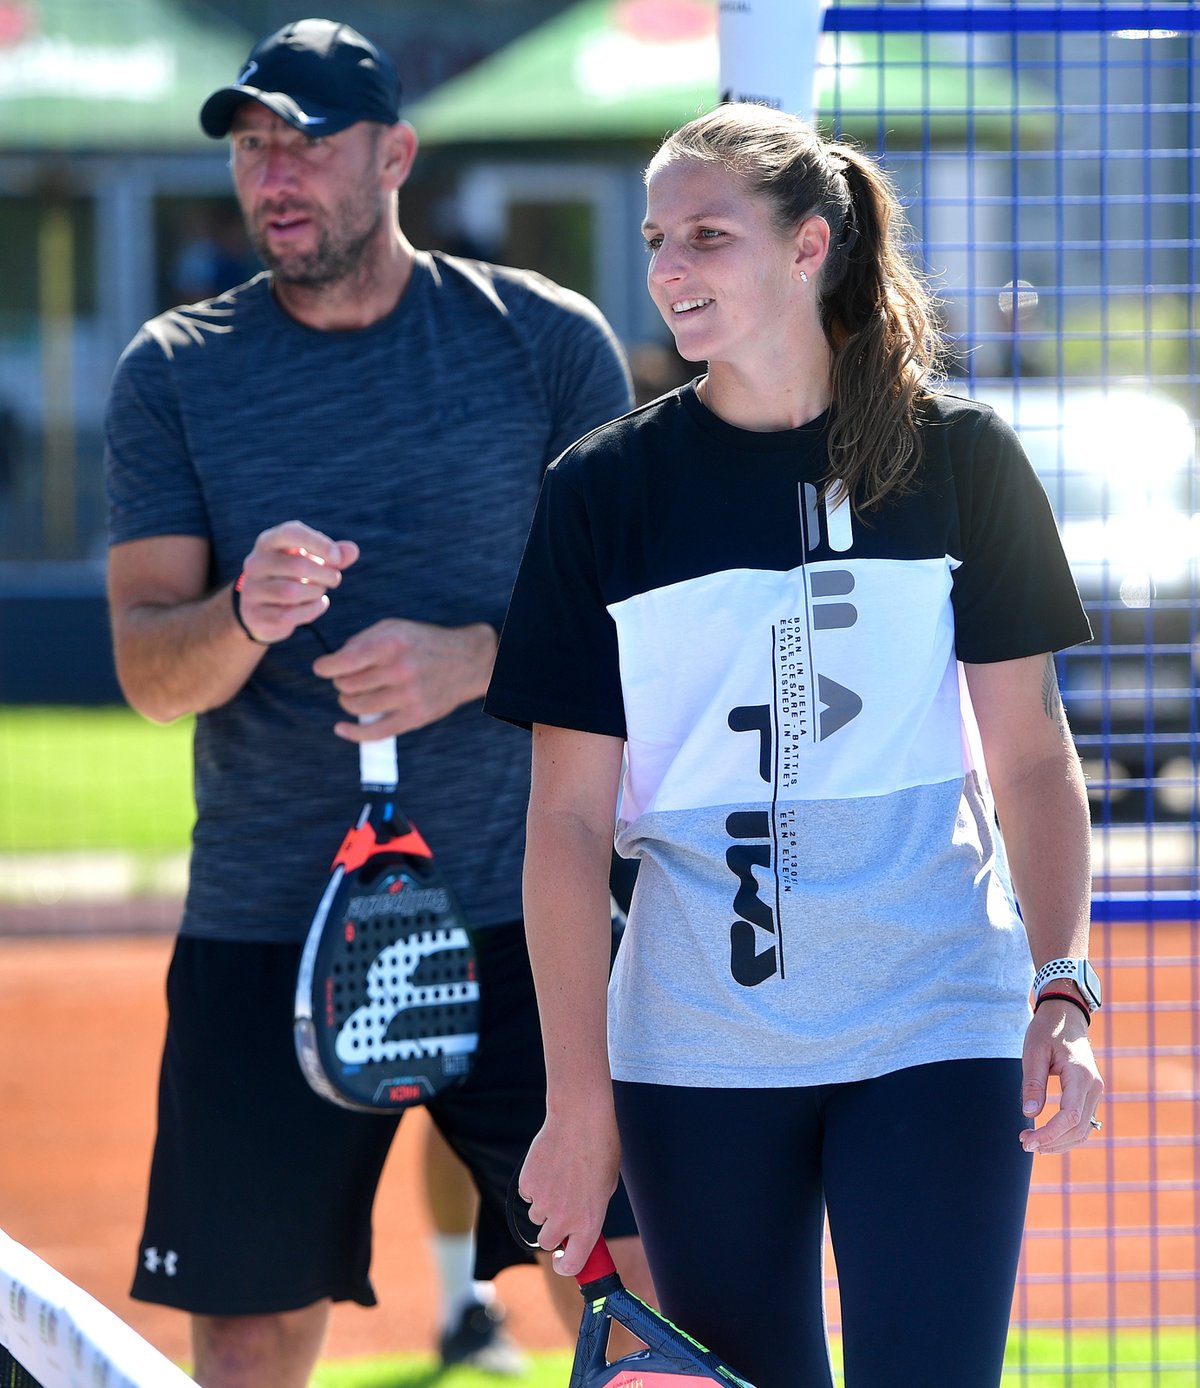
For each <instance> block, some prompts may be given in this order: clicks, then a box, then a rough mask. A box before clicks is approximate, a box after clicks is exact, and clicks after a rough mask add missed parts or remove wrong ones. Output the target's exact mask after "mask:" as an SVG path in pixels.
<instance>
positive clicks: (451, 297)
mask: <svg viewBox="0 0 1200 1388" xmlns="http://www.w3.org/2000/svg"><path fill="white" fill-rule="evenodd" d="M629 403H630V401H629V381H628V375H627V372H626V369H625V366H624V363H623V360H622V358H621V356H620V351H619V348H618V347H617V344H616V342H615V339H614V337H613V335H612V332H611V330H610V329H609V328H608V326H607V324H606V323H605V322H604V320H603V318H602V317H601V316H600V314H599V313H598V312H597V311H596V309H595V308H594V307H593V306H592V305H591V304H590V303H588V302H587V301H586V300H585V299H583V298H581V297H580V296H579V295H576V294H573V293H571V292H569V291H567V290H564V289H561V288H560V287H558V286H557V285H554V284H552V283H551V282H549V281H547V280H545V279H543V278H541V277H540V276H537V275H532V274H529V273H526V272H523V271H517V270H510V269H503V268H497V267H494V266H489V265H483V264H480V263H477V262H474V261H465V260H459V259H456V258H452V257H448V256H442V255H438V254H434V255H429V254H424V253H422V254H420V255H419V256H418V260H417V264H416V267H415V269H414V273H413V277H412V281H411V283H410V284H409V286H408V288H407V290H406V291H405V293H404V296H403V298H402V299H401V301H400V304H399V305H398V307H397V308H396V309H395V311H394V312H393V313H391V314H390V315H389V316H388V317H387V318H385V319H383V320H382V321H380V322H378V323H376V324H373V325H372V326H371V327H369V328H366V329H364V330H361V331H353V332H320V331H316V330H314V329H311V328H307V327H304V326H303V325H301V324H299V323H297V322H295V321H294V320H293V319H291V318H289V317H288V316H287V315H286V314H285V313H284V312H283V311H282V310H281V309H280V308H279V307H278V305H277V304H276V302H275V299H274V297H273V295H272V293H271V287H270V278H269V276H267V275H265V274H264V275H260V276H258V277H257V278H255V279H253V280H251V281H250V282H249V283H248V284H245V285H242V286H240V287H239V288H237V289H234V290H231V291H230V292H229V293H227V294H224V295H222V296H221V297H220V298H218V299H215V300H212V301H210V302H207V303H203V304H199V305H195V306H193V307H189V308H181V309H175V310H172V311H171V312H169V313H165V314H163V315H161V316H160V317H158V318H156V319H154V320H153V321H151V322H150V323H147V324H146V325H145V326H144V327H143V328H142V330H141V332H140V333H139V334H138V336H137V337H136V338H135V339H134V341H133V342H132V343H131V344H130V346H129V347H128V348H127V350H126V351H125V353H124V355H123V356H122V358H121V361H120V363H119V364H118V367H117V371H116V376H115V378H114V382H113V387H112V393H111V398H110V402H109V411H108V421H107V434H108V452H107V460H106V469H107V488H108V497H109V504H110V541H111V543H113V544H121V543H122V542H124V541H128V540H137V539H142V538H146V537H150V536H157V535H193V536H201V537H203V538H204V539H206V540H207V541H209V543H210V544H211V547H212V582H213V585H214V586H216V585H220V584H223V583H227V582H229V581H230V580H231V579H233V578H235V577H236V576H237V574H238V572H239V571H240V569H241V566H242V561H243V559H244V558H245V556H246V554H247V553H248V552H249V550H250V549H251V548H252V546H253V544H254V541H255V538H256V536H257V535H258V534H259V533H260V532H261V531H263V530H265V529H267V528H268V527H270V526H273V525H277V524H279V523H280V522H282V521H285V520H290V519H299V520H302V521H304V522H305V523H306V524H308V525H311V526H313V527H315V528H316V529H318V530H321V531H324V532H325V533H326V534H328V535H330V536H331V537H333V538H335V539H348V540H354V541H355V542H356V543H357V544H358V545H359V546H360V548H361V550H362V557H361V559H360V560H359V561H358V563H357V564H355V565H354V566H353V567H352V568H350V569H348V570H347V571H346V575H345V581H344V582H343V584H342V586H341V588H339V589H338V591H337V593H336V594H335V595H334V597H333V605H332V607H331V609H330V611H329V612H328V613H327V614H326V616H325V617H324V618H322V620H321V631H322V634H323V636H324V638H325V640H326V641H327V642H328V644H329V645H330V646H331V647H333V648H336V647H338V646H339V645H341V644H342V642H344V641H345V640H346V639H347V638H348V637H349V636H350V635H352V634H353V633H354V632H356V631H359V630H361V629H362V628H364V627H367V626H370V625H371V624H372V623H374V622H377V621H379V620H380V619H381V618H384V617H406V618H411V619H414V620H417V621H425V622H435V623H441V624H446V625H450V626H455V625H461V624H465V623H469V622H475V621H481V620H482V621H487V622H490V623H491V624H492V625H493V626H495V627H496V628H497V629H499V627H500V624H501V621H502V620H503V616H504V611H505V608H506V605H507V602H508V597H509V593H510V590H511V588H512V582H513V577H514V575H515V573H516V570H517V564H518V562H519V560H520V557H521V550H522V546H523V544H524V541H525V536H526V533H527V531H528V528H529V521H530V517H531V515H532V513H533V508H534V504H535V501H536V499H537V494H538V487H539V484H540V481H541V476H542V472H543V469H544V468H545V467H546V465H547V464H548V463H549V462H550V461H551V460H552V459H554V458H555V457H556V456H557V455H558V454H559V453H560V452H561V451H562V450H563V449H564V448H566V447H567V445H568V444H570V443H572V442H573V441H574V440H575V439H577V438H579V437H580V436H581V435H583V434H584V433H586V432H587V431H588V430H589V429H591V428H593V427H595V426H596V425H597V424H600V423H602V422H604V421H605V420H608V419H611V418H613V417H614V416H616V415H619V414H621V413H622V412H623V411H624V410H626V409H627V408H628V407H629ZM321 654H322V647H321V646H320V645H319V643H318V641H317V640H316V638H315V637H314V635H313V633H312V632H311V631H308V630H306V629H304V628H301V629H300V630H299V631H297V632H296V634H295V635H294V636H292V637H291V638H290V639H289V640H288V641H286V642H283V643H281V644H280V645H278V646H275V647H273V648H271V649H270V650H269V651H267V653H266V654H265V656H264V657H263V659H262V661H261V662H260V664H259V666H258V668H257V669H256V671H255V672H254V674H253V676H252V677H251V678H250V680H249V681H248V683H247V684H246V685H245V687H244V688H243V689H242V690H241V692H240V693H239V694H238V695H237V696H236V697H235V698H234V699H233V700H232V701H231V702H230V703H228V704H226V705H225V706H224V707H222V708H219V709H216V710H214V711H213V712H211V713H205V714H201V715H200V716H199V717H198V718H197V726H196V748H195V782H196V804H197V821H196V827H195V832H194V844H193V853H192V864H191V879H190V885H189V889H188V896H187V905H186V909H185V913H184V919H183V925H182V930H183V932H184V933H185V934H190V935H204V936H220V937H235V938H238V939H246V940H249V939H255V940H278V941H289V940H291V941H295V940H301V939H303V937H304V934H305V932H306V930H307V928H308V925H309V922H310V920H311V917H312V913H313V908H314V906H315V905H316V902H317V899H318V898H319V896H320V892H321V888H322V886H323V884H324V881H325V879H326V876H327V874H328V869H329V865H330V861H331V859H332V857H333V854H334V852H335V851H336V849H337V847H338V845H339V843H340V841H341V837H342V834H343V833H344V831H345V829H346V826H347V822H348V820H349V818H350V817H351V815H352V814H353V813H354V811H355V810H356V809H357V807H358V805H359V803H360V799H361V797H360V793H359V772H358V751H357V747H356V746H354V745H351V744H349V743H346V742H343V741H342V740H341V739H339V738H336V737H335V736H334V735H333V733H332V732H331V728H332V725H333V723H334V722H335V721H336V720H337V719H339V718H342V717H344V716H345V715H344V714H343V713H342V711H341V710H340V708H339V707H338V705H337V701H336V698H335V697H334V691H333V689H332V687H331V686H330V685H329V684H328V682H327V681H324V680H321V679H318V678H317V677H316V676H315V675H314V674H313V673H312V663H313V661H314V660H315V659H316V658H317V657H318V656H319V655H321ZM399 761H400V791H399V798H400V803H401V804H402V805H403V806H404V808H405V810H406V811H407V812H408V813H409V814H410V815H411V817H412V818H413V820H414V821H415V822H416V823H417V825H418V826H419V827H420V829H421V831H422V833H423V834H424V836H425V838H426V839H427V840H428V841H429V843H430V845H431V846H432V848H433V849H434V851H435V852H436V853H437V855H438V857H439V860H440V861H441V863H442V865H443V868H444V870H445V872H446V875H447V877H448V879H449V881H450V882H451V884H452V885H453V887H454V889H455V890H456V892H457V894H458V896H459V898H460V900H461V902H462V905H463V907H464V909H465V910H466V912H467V914H468V916H469V917H470V919H471V920H472V922H473V923H474V924H475V925H476V926H477V927H486V926H489V925H495V924H499V923H501V922H504V921H510V920H515V919H518V918H519V917H520V914H521V900H520V872H521V859H522V853H523V850H524V828H525V806H526V799H527V795H528V788H529V746H528V738H527V736H526V734H524V733H523V732H521V731H519V730H518V729H515V728H510V727H505V726H503V725H501V724H499V723H497V722H496V721H494V720H493V719H490V718H486V717H485V716H484V715H483V713H482V711H481V707H480V705H479V704H472V705H470V706H467V707H464V708H460V709H458V710H457V711H456V712H455V713H454V714H452V715H451V716H450V717H448V718H446V719H444V720H442V721H441V722H439V723H436V724H434V725H433V726H431V727H428V728H424V729H421V730H419V731H417V732H413V733H410V734H408V735H406V736H405V737H402V738H401V739H400V743H399ZM268 884H269V885H268Z"/></svg>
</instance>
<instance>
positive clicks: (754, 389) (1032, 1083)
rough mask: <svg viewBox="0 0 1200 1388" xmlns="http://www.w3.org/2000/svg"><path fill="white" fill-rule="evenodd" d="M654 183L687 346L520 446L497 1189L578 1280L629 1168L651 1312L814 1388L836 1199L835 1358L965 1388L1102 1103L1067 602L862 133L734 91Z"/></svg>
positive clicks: (668, 291) (657, 225) (502, 665)
mask: <svg viewBox="0 0 1200 1388" xmlns="http://www.w3.org/2000/svg"><path fill="white" fill-rule="evenodd" d="M646 193H647V211H646V219H645V222H644V225H643V232H644V235H645V240H646V247H647V251H648V257H649V271H648V282H649V290H650V294H651V297H652V298H653V300H654V302H655V304H656V305H657V307H658V309H659V311H660V312H661V313H662V316H663V318H664V319H665V321H666V322H667V324H668V326H669V327H670V329H671V331H672V333H673V334H674V337H675V341H676V345H677V347H678V350H679V352H680V354H681V355H682V356H683V357H684V358H686V359H689V360H692V361H696V362H703V363H705V364H706V365H705V369H704V370H703V374H701V375H699V376H698V377H697V378H696V380H694V381H693V382H691V383H690V384H689V385H686V386H683V387H681V388H680V389H678V390H675V391H672V392H670V393H669V394H667V395H664V396H662V397H661V398H660V399H658V400H656V401H653V402H651V403H649V404H647V405H644V406H642V407H641V408H640V409H637V410H635V411H633V413H631V414H628V415H626V416H624V417H622V418H621V419H618V420H616V421H614V422H612V423H611V424H607V425H604V426H602V427H601V428H600V429H597V430H596V431H595V432H593V433H592V434H589V435H588V436H586V437H585V438H584V439H582V440H580V441H579V442H578V443H576V444H575V445H573V446H572V447H571V448H569V449H568V450H567V451H566V453H564V454H563V455H562V457H561V458H560V459H559V460H558V462H557V463H556V464H555V465H554V466H553V467H552V468H551V469H550V470H549V472H548V473H547V475H546V480H545V482H544V484H543V489H542V496H541V500H540V502H539V507H538V512H537V515H536V517H535V520H534V523H533V528H532V531H531V533H530V537H529V541H528V545H527V548H526V553H525V558H524V561H523V563H522V567H521V572H520V575H519V577H518V580H517V584H516V587H515V590H514V594H513V598H512V605H511V607H510V610H509V616H508V620H507V623H506V625H505V628H504V633H503V637H502V639H501V643H500V651H499V656H498V659H497V663H496V668H495V672H494V676H493V680H492V685H491V689H490V692H489V694H488V701H487V707H488V709H489V710H490V711H491V712H492V713H494V714H496V715H497V716H498V717H501V718H506V719H509V720H511V721H514V722H518V723H523V724H526V725H529V726H531V727H532V728H533V792H532V799H531V802H530V809H529V820H528V846H527V850H526V868H525V910H526V930H527V933H528V936H529V945H530V954H531V958H532V960H533V966H534V975H535V980H536V983H537V989H538V1002H539V1008H540V1011H541V1019H542V1030H543V1037H544V1041H545V1049H546V1067H547V1074H548V1085H549V1089H548V1094H547V1118H546V1123H545V1126H544V1127H543V1129H542V1131H541V1133H540V1134H539V1136H538V1138H537V1140H536V1141H535V1143H534V1145H533V1147H532V1149H531V1150H530V1153H529V1156H528V1158H527V1160H526V1162H525V1165H524V1167H523V1169H522V1171H521V1175H520V1189H521V1191H522V1192H523V1194H524V1195H525V1196H526V1197H527V1198H528V1199H529V1201H530V1203H531V1214H532V1217H533V1218H534V1220H535V1221H536V1222H538V1223H540V1225H541V1243H542V1245H543V1247H545V1248H561V1249H562V1252H561V1253H560V1254H559V1268H560V1271H562V1272H564V1273H567V1274H570V1273H574V1272H575V1271H577V1270H578V1269H579V1267H580V1266H581V1265H582V1263H583V1261H584V1259H585V1257H586V1255H587V1253H588V1252H589V1250H590V1248H591V1246H592V1243H593V1241H594V1240H595V1238H596V1235H597V1233H598V1232H599V1228H600V1220H601V1217H602V1214H603V1211H604V1207H605V1203H606V1201H607V1199H608V1196H609V1194H610V1193H611V1191H612V1189H613V1186H614V1184H615V1182H616V1179H617V1172H618V1168H620V1169H621V1170H622V1171H623V1172H624V1175H625V1179H626V1183H627V1185H628V1188H629V1191H630V1194H631V1197H632V1199H633V1202H634V1205H635V1209H636V1213H637V1217H638V1223H639V1226H640V1229H641V1232H642V1235H643V1238H644V1241H645V1246H646V1250H647V1254H648V1256H649V1259H650V1264H651V1269H652V1271H653V1274H654V1281H655V1285H656V1287H657V1290H658V1294H659V1297H660V1302H661V1306H662V1309H663V1310H664V1311H665V1313H666V1314H667V1315H668V1316H670V1317H671V1318H672V1319H675V1320H677V1321H678V1322H679V1323H680V1324H682V1325H685V1326H687V1328H688V1330H689V1331H690V1332H691V1333H693V1334H695V1335H697V1336H698V1337H699V1338H700V1339H701V1340H703V1341H704V1342H705V1343H706V1344H708V1345H709V1347H710V1348H712V1349H714V1350H715V1351H717V1352H718V1353H719V1354H720V1355H721V1356H722V1357H723V1358H724V1359H726V1360H727V1361H728V1362H729V1363H731V1364H733V1365H734V1366H735V1367H736V1368H737V1369H738V1371H739V1372H740V1373H742V1374H743V1375H745V1376H746V1377H747V1378H748V1379H749V1380H750V1381H751V1382H752V1383H754V1384H755V1385H756V1388H797V1385H803V1386H804V1388H816V1386H817V1385H829V1384H831V1383H832V1377H831V1372H830V1367H829V1355H828V1348H827V1344H826V1334H825V1315H824V1306H823V1276H824V1274H823V1266H822V1242H823V1228H824V1223H825V1219H826V1216H828V1223H829V1228H830V1231H831V1236H832V1244H833V1250H834V1256H835V1259H836V1263H837V1271H838V1284H839V1291H840V1298H841V1323H842V1328H843V1344H844V1355H845V1374H846V1378H845V1382H846V1385H847V1388H906V1386H907V1385H909V1384H917V1383H924V1382H938V1383H946V1384H953V1385H954V1388H994V1386H995V1385H996V1384H998V1383H999V1382H1000V1374H1001V1364H1002V1360H1003V1354H1004V1346H1005V1337H1006V1332H1007V1327H1008V1317H1009V1310H1010V1306H1011V1301H1012V1294H1013V1286H1014V1281H1015V1276H1016V1267H1017V1258H1018V1252H1019V1248H1020V1242H1021V1233H1022V1226H1023V1221H1024V1215H1025V1203H1026V1196H1027V1189H1028V1184H1029V1178H1030V1169H1031V1163H1032V1161H1033V1159H1034V1154H1042V1155H1051V1156H1052V1155H1056V1154H1059V1153H1063V1152H1066V1151H1069V1150H1071V1149H1072V1148H1075V1147H1077V1146H1078V1145H1079V1144H1081V1143H1083V1142H1084V1141H1086V1140H1087V1139H1088V1138H1089V1137H1090V1136H1091V1135H1092V1134H1093V1133H1094V1132H1096V1131H1097V1130H1098V1129H1099V1128H1100V1126H1101V1120H1100V1119H1099V1118H1098V1117H1097V1116H1096V1110H1097V1105H1098V1103H1099V1101H1100V1098H1101V1095H1102V1092H1103V1084H1102V1082H1101V1079H1100V1076H1099V1074H1098V1072H1097V1069H1096V1065H1095V1061H1094V1059H1093V1056H1092V1052H1091V1048H1090V1046H1089V1044H1088V1039H1087V1038H1088V1026H1089V1025H1090V1022H1091V1018H1092V1013H1093V1011H1094V1010H1095V1009H1096V1008H1097V1007H1098V1006H1099V1003H1100V985H1099V980H1098V979H1097V977H1096V975H1095V972H1094V970H1093V969H1092V968H1091V966H1090V964H1088V962H1087V947H1088V923H1089V916H1090V912H1089V889H1090V870H1089V861H1088V851H1089V841H1090V835H1089V824H1088V811H1087V799H1086V794H1085V790H1084V784H1083V778H1082V775H1081V772H1080V766H1079V761H1078V758H1077V756H1076V754H1075V750H1074V747H1073V745H1072V742H1071V737H1070V733H1069V730H1068V728H1067V723H1066V718H1065V715H1064V713H1063V708H1062V704H1061V701H1060V699H1059V694H1058V686H1057V681H1056V678H1055V667H1054V658H1053V652H1055V651H1057V650H1060V649H1062V648H1064V647H1066V646H1070V645H1072V644H1074V643H1076V642H1079V641H1084V640H1087V639H1088V637H1089V634H1090V633H1089V630H1088V624H1087V621H1086V618H1085V617H1084V614H1083V611H1082V609H1081V606H1080V603H1079V599H1078V595H1077V593H1076V591H1075V587H1074V584H1073V582H1072V579H1071V575H1070V572H1069V570H1068V567H1067V564H1066V561H1065V559H1064V557H1063V552H1062V547H1061V545H1060V543H1059V540H1058V536H1057V533H1056V531H1055V526H1054V522H1053V519H1052V516H1051V513H1050V509H1049V506H1048V504H1047V502H1046V498H1045V495H1044V494H1043V492H1042V490H1041V488H1040V486H1039V484H1038V482H1037V480H1036V478H1035V476H1034V474H1033V472H1032V469H1031V468H1030V465H1029V463H1028V461H1027V460H1026V458H1025V456H1024V454H1023V453H1022V451H1021V448H1020V445H1019V443H1018V441H1017V439H1016V437H1015V435H1014V434H1013V433H1012V431H1011V430H1010V429H1009V428H1008V427H1007V426H1006V425H1004V424H1003V423H1002V422H1001V421H1000V420H999V419H998V418H997V417H996V416H995V415H994V414H993V413H992V412H991V411H990V410H988V409H987V408H986V407H984V406H981V405H977V404H975V403H973V402H971V401H969V400H966V399H963V398H959V397H957V396H954V395H951V394H948V393H945V392H943V391H942V390H941V389H940V388H939V386H938V384H937V376H936V370H937V361H938V353H939V346H940V344H939V340H938V331H937V326H936V320H935V315H934V312H933V309H932V308H931V303H930V299H929V296H928V293H927V291H926V287H925V285H924V284H923V282H922V279H921V276H920V275H919V274H918V273H917V271H916V270H915V269H914V268H913V265H912V263H911V261H910V259H909V257H908V254H907V252H906V249H905V244H904V230H905V228H904V219H903V217H902V214H901V211H900V207H899V203H898V200H897V197H896V194H895V192H894V190H893V188H892V186H891V184H890V183H889V181H888V179H887V177H886V176H885V174H884V173H883V171H882V169H881V168H880V167H879V166H878V165H877V164H876V163H875V162H874V161H873V160H871V159H869V158H867V157H866V156H864V155H863V154H862V153H860V152H859V151H857V150H856V149H854V148H851V147H849V146H847V145H844V144H835V143H828V142H826V141H824V140H823V139H822V138H821V137H820V136H819V135H818V134H817V133H816V131H814V130H813V128H812V127H811V126H809V125H808V124H806V123H805V122H803V121H801V120H798V119H796V118H794V117H792V116H788V115H784V114H781V113H779V112H776V111H772V110H769V109H767V108H764V107H760V106H755V105H741V104H734V105H728V106H723V107H720V108H719V109H718V110H716V111H714V112H713V113H712V114H710V115H707V116H702V117H700V118H699V119H697V120H695V121H692V122H691V123H690V124H688V125H687V126H685V127H683V128H682V129H681V130H679V131H677V132H676V133H675V134H673V135H672V136H670V137H669V138H668V139H667V140H666V141H665V143H664V144H663V146H662V147H661V149H660V150H659V151H658V153H657V154H656V155H655V157H654V159H653V160H652V161H651V163H650V166H649V168H648V170H647V174H646ZM614 822H615V823H616V828H617V837H616V846H617V848H618V850H619V851H620V852H621V853H622V854H623V855H624V856H626V857H629V858H636V859H638V860H639V863H640V867H639V873H638V880H637V885H636V888H635V890H634V895H633V901H632V905H631V908H630V911H629V918H628V925H627V927H626V930H625V935H624V939H623V942H622V945H621V949H620V952H619V955H618V958H617V962H616V965H615V967H614V969H613V973H612V981H611V987H610V988H609V989H608V994H607V1002H606V985H608V974H609V968H608V966H609V957H608V943H607V942H608V939H609V919H610V914H609V900H608V888H607V880H608V864H609V853H610V849H611V846H612V828H613V824H614ZM1018 903H1019V906H1018ZM1052 1077H1053V1082H1052Z"/></svg>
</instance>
